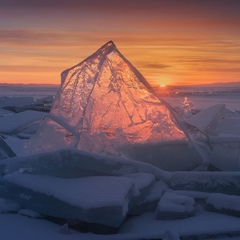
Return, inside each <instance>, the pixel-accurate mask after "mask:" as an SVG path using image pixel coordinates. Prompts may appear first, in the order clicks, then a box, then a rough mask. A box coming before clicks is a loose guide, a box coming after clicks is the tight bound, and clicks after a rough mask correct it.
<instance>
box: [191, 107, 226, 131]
mask: <svg viewBox="0 0 240 240" xmlns="http://www.w3.org/2000/svg"><path fill="white" fill-rule="evenodd" d="M224 111H225V104H216V105H213V106H210V107H208V108H206V109H204V110H202V111H200V112H199V113H197V114H195V115H194V116H192V117H191V118H189V119H188V120H187V121H188V123H190V124H192V125H193V126H196V127H197V128H198V129H200V130H201V131H203V132H205V133H207V134H213V133H214V131H215V129H216V128H217V125H218V124H219V122H220V119H221V118H222V117H223V115H224Z"/></svg>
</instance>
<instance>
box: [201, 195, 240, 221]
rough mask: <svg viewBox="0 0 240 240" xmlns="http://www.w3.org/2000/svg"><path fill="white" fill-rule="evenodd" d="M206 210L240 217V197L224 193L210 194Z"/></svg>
mask: <svg viewBox="0 0 240 240" xmlns="http://www.w3.org/2000/svg"><path fill="white" fill-rule="evenodd" d="M206 209H207V210H209V211H214V212H219V213H222V214H228V215H233V216H236V217H240V196H234V195H227V194H222V193H213V194H210V196H209V197H208V199H207V201H206Z"/></svg>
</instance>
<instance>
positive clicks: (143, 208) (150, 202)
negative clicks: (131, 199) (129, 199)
mask: <svg viewBox="0 0 240 240" xmlns="http://www.w3.org/2000/svg"><path fill="white" fill-rule="evenodd" d="M168 189H169V188H168V186H167V184H166V183H164V182H163V181H160V180H159V181H157V182H154V184H151V188H150V191H147V192H146V191H145V193H144V194H141V195H142V197H141V198H139V200H138V201H135V204H134V206H133V208H131V209H130V211H129V214H130V215H141V214H143V213H145V212H153V211H155V210H156V207H157V204H158V202H159V200H160V198H161V197H162V195H163V193H164V192H165V191H167V190H168Z"/></svg>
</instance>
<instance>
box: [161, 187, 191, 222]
mask: <svg viewBox="0 0 240 240" xmlns="http://www.w3.org/2000/svg"><path fill="white" fill-rule="evenodd" d="M194 204H195V200H194V198H191V197H188V196H183V195H180V194H177V193H174V192H169V191H167V192H165V193H164V194H163V196H162V197H161V199H160V201H159V203H158V206H157V219H164V220H165V219H166V220H172V219H181V218H187V217H191V216H193V214H194Z"/></svg>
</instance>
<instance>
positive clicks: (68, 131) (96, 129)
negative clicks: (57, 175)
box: [28, 41, 188, 157]
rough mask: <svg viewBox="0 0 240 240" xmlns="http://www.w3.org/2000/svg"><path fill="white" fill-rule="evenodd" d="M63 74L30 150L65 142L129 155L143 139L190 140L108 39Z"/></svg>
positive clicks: (146, 141) (161, 141)
mask: <svg viewBox="0 0 240 240" xmlns="http://www.w3.org/2000/svg"><path fill="white" fill-rule="evenodd" d="M61 77H62V80H61V83H62V84H61V88H60V89H59V91H58V93H57V95H56V97H55V101H54V103H53V106H52V109H51V112H50V114H49V115H48V116H47V117H46V119H45V120H44V121H43V122H42V125H41V127H40V129H39V131H38V132H37V133H36V134H35V136H34V137H33V138H32V139H31V140H30V144H29V146H28V149H29V150H30V151H31V152H36V151H42V150H55V149H59V148H62V147H63V145H64V144H65V145H66V146H68V147H73V148H78V149H81V150H85V151H88V152H93V153H97V154H104V155H113V156H124V157H128V156H129V152H132V151H134V149H135V148H136V147H138V146H140V147H141V145H142V144H164V143H179V142H185V143H187V142H188V137H187V136H186V135H185V133H184V132H183V130H182V129H181V128H179V126H178V123H177V122H176V119H175V117H174V116H173V114H172V113H171V111H170V110H169V108H168V106H166V104H165V102H163V101H162V100H161V99H159V98H158V97H157V96H156V95H155V94H154V93H153V92H152V88H151V86H150V85H149V83H148V82H147V81H146V80H145V78H144V77H143V76H142V75H141V73H140V72H139V71H138V70H137V69H136V68H135V67H134V66H133V65H132V64H131V63H130V62H129V61H128V60H127V59H125V57H124V56H123V55H122V54H121V53H120V52H119V50H118V49H117V48H116V46H115V45H114V43H113V42H112V41H110V42H108V43H106V44H105V45H104V46H102V47H101V48H100V49H99V50H98V51H97V52H95V53H94V54H93V55H91V56H89V57H88V58H87V59H85V60H84V61H82V62H81V63H79V64H78V65H76V66H74V67H72V68H70V69H67V70H66V71H64V72H63V73H62V74H61ZM46 129H47V130H46ZM58 131H61V134H60V135H62V136H60V135H59V133H58ZM59 138H61V139H59Z"/></svg>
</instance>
